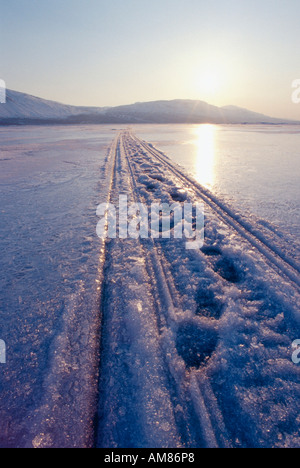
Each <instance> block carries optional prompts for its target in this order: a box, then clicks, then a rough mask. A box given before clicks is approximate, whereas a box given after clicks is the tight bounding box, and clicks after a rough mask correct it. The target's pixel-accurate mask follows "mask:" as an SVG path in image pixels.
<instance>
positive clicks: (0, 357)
mask: <svg viewBox="0 0 300 468" xmlns="http://www.w3.org/2000/svg"><path fill="white" fill-rule="evenodd" d="M0 364H6V343H5V341H3V340H0Z"/></svg>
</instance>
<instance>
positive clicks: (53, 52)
mask: <svg viewBox="0 0 300 468" xmlns="http://www.w3.org/2000/svg"><path fill="white" fill-rule="evenodd" d="M0 8H1V9H0V78H2V79H4V80H5V81H6V83H7V86H8V87H9V88H11V89H15V90H19V91H24V92H28V93H30V94H34V95H37V96H41V97H44V98H48V99H53V100H58V101H61V102H65V103H70V104H78V105H95V106H111V105H118V104H127V103H132V102H136V101H150V100H157V99H176V98H184V99H201V100H206V101H208V102H210V103H212V104H216V105H227V104H234V105H239V106H242V107H247V108H250V109H252V110H256V111H258V112H264V113H267V114H271V115H274V116H279V117H291V118H299V119H300V105H299V106H297V105H295V104H293V103H292V101H291V94H292V88H291V84H292V81H293V80H295V79H296V78H300V63H299V39H300V20H299V18H300V2H299V0H259V1H258V0H251V2H250V1H247V2H246V1H244V0H239V1H237V0H222V1H221V0H214V1H208V0H205V1H203V0H0Z"/></svg>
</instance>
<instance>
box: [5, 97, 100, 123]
mask: <svg viewBox="0 0 300 468" xmlns="http://www.w3.org/2000/svg"><path fill="white" fill-rule="evenodd" d="M94 112H97V113H101V109H99V108H95V109H93V108H90V107H76V106H69V105H64V104H60V103H58V102H54V101H48V100H45V99H41V98H37V97H35V96H30V95H29V94H24V93H19V92H17V91H11V90H7V92H6V103H5V104H1V105H0V121H3V120H5V119H41V120H44V119H65V118H68V117H70V116H76V115H80V114H91V113H94Z"/></svg>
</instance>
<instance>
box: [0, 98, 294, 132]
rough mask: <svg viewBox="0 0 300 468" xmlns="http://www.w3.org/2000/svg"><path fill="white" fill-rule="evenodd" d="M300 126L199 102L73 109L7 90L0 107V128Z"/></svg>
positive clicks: (233, 107)
mask: <svg viewBox="0 0 300 468" xmlns="http://www.w3.org/2000/svg"><path fill="white" fill-rule="evenodd" d="M105 123H107V124H112V123H115V124H134V123H135V124H136V123H153V124H155V123H157V124H171V123H189V124H193V123H194V124H199V123H212V124H293V123H295V124H300V122H297V121H293V120H287V119H278V118H273V117H269V116H266V115H264V114H259V113H257V112H253V111H249V110H248V109H243V108H241V107H238V106H233V105H228V106H223V107H217V106H214V105H212V104H209V103H207V102H205V101H201V100H192V99H173V100H157V101H149V102H136V103H134V104H127V105H121V106H115V107H88V106H72V105H68V104H61V103H59V102H56V101H50V100H46V99H42V98H39V97H35V96H32V95H30V94H25V93H21V92H18V91H13V90H9V89H8V90H7V92H6V103H5V104H0V125H26V124H27V125H30V124H32V125H33V124H35V125H36V124H105Z"/></svg>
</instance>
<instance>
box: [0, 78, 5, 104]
mask: <svg viewBox="0 0 300 468" xmlns="http://www.w3.org/2000/svg"><path fill="white" fill-rule="evenodd" d="M5 103H6V84H5V81H4V80H0V104H5Z"/></svg>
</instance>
